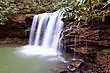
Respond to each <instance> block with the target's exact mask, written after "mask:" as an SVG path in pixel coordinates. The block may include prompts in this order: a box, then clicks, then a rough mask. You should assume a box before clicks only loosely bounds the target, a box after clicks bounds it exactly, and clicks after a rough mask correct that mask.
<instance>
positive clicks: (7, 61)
mask: <svg viewBox="0 0 110 73" xmlns="http://www.w3.org/2000/svg"><path fill="white" fill-rule="evenodd" d="M18 47H20V45H13V44H11V45H0V73H55V72H54V71H53V70H54V69H55V68H56V66H57V63H58V61H57V60H54V61H53V60H52V61H50V59H51V58H47V57H38V56H26V55H20V54H18V53H16V52H15V51H16V50H17V48H18Z"/></svg>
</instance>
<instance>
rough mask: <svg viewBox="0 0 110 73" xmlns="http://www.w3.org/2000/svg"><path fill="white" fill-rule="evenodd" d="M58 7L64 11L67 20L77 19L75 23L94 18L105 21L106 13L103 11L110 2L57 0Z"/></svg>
mask: <svg viewBox="0 0 110 73" xmlns="http://www.w3.org/2000/svg"><path fill="white" fill-rule="evenodd" d="M57 1H58V2H56V6H55V8H56V9H61V10H62V11H63V12H64V19H65V21H66V22H67V21H75V24H78V25H79V24H80V23H81V22H89V21H92V20H94V19H95V20H99V19H100V20H102V21H104V17H105V14H104V13H103V12H102V11H103V10H104V9H105V8H106V7H107V6H108V5H109V2H102V1H100V0H57Z"/></svg>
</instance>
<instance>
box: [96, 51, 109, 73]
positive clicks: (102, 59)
mask: <svg viewBox="0 0 110 73" xmlns="http://www.w3.org/2000/svg"><path fill="white" fill-rule="evenodd" d="M97 60H98V64H99V66H100V67H101V68H102V69H103V70H104V71H105V73H110V56H105V55H104V54H103V53H98V54H97Z"/></svg>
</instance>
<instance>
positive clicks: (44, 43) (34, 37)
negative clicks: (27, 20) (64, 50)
mask: <svg viewBox="0 0 110 73" xmlns="http://www.w3.org/2000/svg"><path fill="white" fill-rule="evenodd" d="M62 17H63V15H62V13H61V12H60V11H56V12H53V13H43V14H39V15H35V16H34V18H33V22H32V26H31V30H30V38H29V45H27V46H25V49H23V50H22V52H23V53H28V54H34V55H44V56H45V55H46V56H48V55H57V51H58V50H57V48H58V42H59V38H60V33H61V31H62V28H63V22H62V20H61V19H62ZM23 48H24V47H23Z"/></svg>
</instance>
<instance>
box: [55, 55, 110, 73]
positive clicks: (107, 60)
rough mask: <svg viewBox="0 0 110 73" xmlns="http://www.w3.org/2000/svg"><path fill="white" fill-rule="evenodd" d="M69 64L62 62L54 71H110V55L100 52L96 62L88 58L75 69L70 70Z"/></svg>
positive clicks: (61, 72) (84, 72) (107, 72)
mask: <svg viewBox="0 0 110 73" xmlns="http://www.w3.org/2000/svg"><path fill="white" fill-rule="evenodd" d="M85 58H86V57H85ZM67 66H68V63H63V62H61V63H60V64H58V67H57V68H56V70H54V71H56V73H110V56H105V55H103V53H100V54H99V53H98V54H97V56H96V59H95V62H90V61H87V60H86V61H85V62H84V63H83V64H81V65H80V66H79V67H78V68H77V69H76V70H75V71H70V70H69V69H68V68H67Z"/></svg>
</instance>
